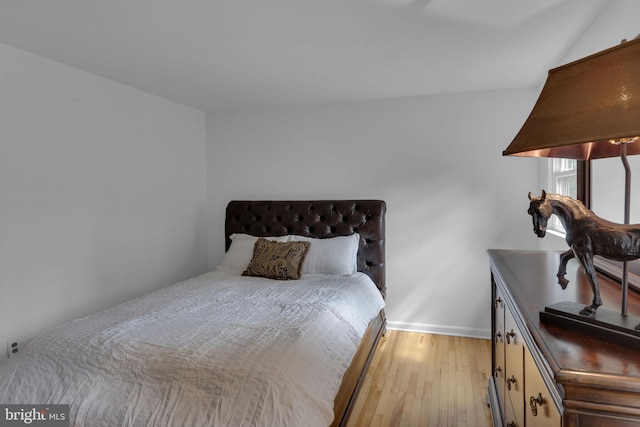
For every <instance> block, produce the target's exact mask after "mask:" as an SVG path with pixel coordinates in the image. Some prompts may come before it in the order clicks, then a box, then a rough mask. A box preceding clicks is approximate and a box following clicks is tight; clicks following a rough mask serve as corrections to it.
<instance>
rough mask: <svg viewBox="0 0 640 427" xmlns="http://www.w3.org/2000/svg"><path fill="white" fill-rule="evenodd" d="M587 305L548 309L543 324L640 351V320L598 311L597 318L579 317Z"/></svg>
mask: <svg viewBox="0 0 640 427" xmlns="http://www.w3.org/2000/svg"><path fill="white" fill-rule="evenodd" d="M583 308H584V304H578V303H575V302H570V301H565V302H560V303H557V304H552V305H548V306H546V307H545V308H544V311H541V312H540V321H541V322H546V323H551V324H554V325H558V326H562V327H564V328H568V329H572V330H575V331H580V332H582V333H584V334H587V335H591V336H594V337H597V338H601V339H603V340H606V341H609V342H613V343H617V344H621V345H624V346H627V347H633V348H637V349H640V330H638V329H636V326H638V325H640V316H634V315H630V314H628V315H623V314H621V313H619V312H615V311H612V310H607V309H605V308H602V307H600V308H598V311H597V312H596V315H595V316H594V317H586V316H582V315H581V314H580V310H582V309H583Z"/></svg>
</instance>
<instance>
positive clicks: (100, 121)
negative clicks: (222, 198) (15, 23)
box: [0, 45, 207, 360]
mask: <svg viewBox="0 0 640 427" xmlns="http://www.w3.org/2000/svg"><path fill="white" fill-rule="evenodd" d="M0 64H1V65H0V93H1V94H2V96H0V198H1V208H0V349H2V350H1V351H0V360H1V359H2V356H4V354H5V351H4V348H6V347H5V345H6V344H5V343H6V341H7V340H9V339H13V338H30V337H32V336H34V335H35V334H37V333H40V332H41V331H43V330H45V329H47V328H49V327H51V326H53V325H56V324H59V323H61V322H64V321H67V320H70V319H74V318H77V317H79V316H84V315H87V314H89V313H92V312H94V311H97V310H99V309H103V308H105V307H109V306H112V305H114V304H116V303H118V302H121V301H124V300H126V299H129V298H131V297H134V296H137V295H140V294H142V293H145V292H148V291H150V290H153V289H156V288H159V287H162V286H165V285H168V284H170V283H172V282H174V281H177V280H181V279H185V278H188V277H190V276H193V275H195V274H198V273H200V272H203V271H204V270H205V269H206V267H207V265H206V264H207V261H206V238H205V233H204V230H205V226H206V221H205V210H206V163H205V158H204V157H205V151H206V143H205V116H204V113H203V112H201V111H197V110H194V109H191V108H188V107H185V106H182V105H179V104H176V103H173V102H169V101H166V100H163V99H160V98H157V97H155V96H151V95H148V94H146V93H143V92H140V91H137V90H135V89H131V88H128V87H125V86H122V85H119V84H116V83H114V82H111V81H107V80H104V79H102V78H99V77H96V76H93V75H90V74H87V73H84V72H81V71H78V70H76V69H73V68H70V67H67V66H64V65H61V64H59V63H55V62H52V61H49V60H46V59H43V58H41V57H37V56H34V55H30V54H27V53H25V52H22V51H19V50H16V49H13V48H10V47H8V46H5V45H0Z"/></svg>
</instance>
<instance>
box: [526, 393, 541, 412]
mask: <svg viewBox="0 0 640 427" xmlns="http://www.w3.org/2000/svg"><path fill="white" fill-rule="evenodd" d="M538 405H540V406H542V405H544V399H543V398H542V394H541V393H538V397H533V396H531V397H529V408H531V415H533V416H534V417H537V416H538Z"/></svg>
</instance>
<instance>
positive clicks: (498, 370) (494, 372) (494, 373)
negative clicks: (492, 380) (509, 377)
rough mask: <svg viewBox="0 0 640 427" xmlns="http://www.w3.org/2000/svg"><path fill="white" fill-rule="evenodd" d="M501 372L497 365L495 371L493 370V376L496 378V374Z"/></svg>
mask: <svg viewBox="0 0 640 427" xmlns="http://www.w3.org/2000/svg"><path fill="white" fill-rule="evenodd" d="M500 372H502V368H501V367H500V366H498V367H497V368H496V370H495V371H493V376H494V377H496V378H498V375H499V374H500Z"/></svg>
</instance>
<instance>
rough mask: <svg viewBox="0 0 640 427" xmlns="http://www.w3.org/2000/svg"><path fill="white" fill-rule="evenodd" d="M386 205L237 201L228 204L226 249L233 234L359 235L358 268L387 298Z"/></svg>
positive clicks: (316, 201) (369, 201) (360, 202)
mask: <svg viewBox="0 0 640 427" xmlns="http://www.w3.org/2000/svg"><path fill="white" fill-rule="evenodd" d="M386 209H387V207H386V204H385V202H384V201H382V200H307V201H280V200H278V201H238V200H234V201H231V202H229V205H227V213H226V220H225V237H226V245H225V248H226V250H228V249H229V246H230V245H231V239H230V238H229V236H231V235H232V234H233V233H246V234H251V235H253V236H259V237H265V236H283V235H285V234H297V235H301V236H308V237H316V238H327V237H335V236H348V235H350V234H353V233H359V234H360V250H359V251H358V271H361V272H363V273H366V274H367V275H368V276H369V277H371V280H373V282H374V283H375V284H376V286H377V287H378V289H380V292H381V293H382V296H383V297H386V292H387V287H386V283H385V252H384V245H385V231H384V215H385V212H386Z"/></svg>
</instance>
